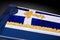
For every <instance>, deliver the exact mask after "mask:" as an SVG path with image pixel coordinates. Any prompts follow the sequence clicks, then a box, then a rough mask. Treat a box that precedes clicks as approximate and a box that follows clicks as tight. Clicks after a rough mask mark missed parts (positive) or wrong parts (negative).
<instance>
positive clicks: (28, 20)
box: [24, 11, 44, 25]
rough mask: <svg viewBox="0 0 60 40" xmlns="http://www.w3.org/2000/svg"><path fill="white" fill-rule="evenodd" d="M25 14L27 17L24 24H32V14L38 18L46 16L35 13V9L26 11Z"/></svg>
mask: <svg viewBox="0 0 60 40" xmlns="http://www.w3.org/2000/svg"><path fill="white" fill-rule="evenodd" d="M24 15H25V17H26V18H25V20H24V24H30V25H31V20H32V16H35V17H38V18H44V16H43V15H41V14H39V15H38V14H35V13H33V11H28V12H25V13H24Z"/></svg>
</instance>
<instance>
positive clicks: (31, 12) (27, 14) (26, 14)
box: [24, 11, 45, 18]
mask: <svg viewBox="0 0 60 40" xmlns="http://www.w3.org/2000/svg"><path fill="white" fill-rule="evenodd" d="M24 15H25V16H26V17H27V18H31V16H36V17H38V18H45V16H43V15H41V14H39V15H38V14H33V11H28V12H25V13H24Z"/></svg>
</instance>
